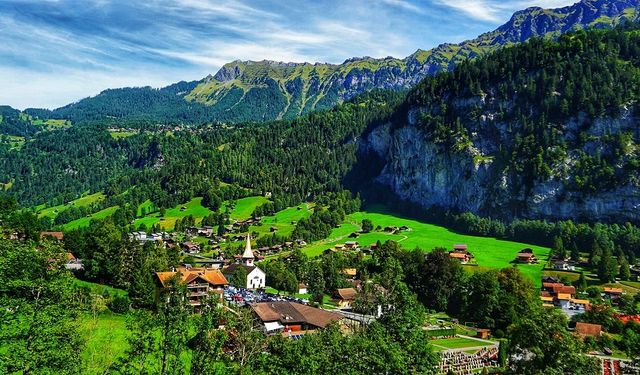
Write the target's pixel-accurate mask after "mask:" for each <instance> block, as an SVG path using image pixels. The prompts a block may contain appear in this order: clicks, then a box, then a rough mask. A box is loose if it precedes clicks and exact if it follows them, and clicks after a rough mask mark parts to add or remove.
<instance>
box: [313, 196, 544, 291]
mask: <svg viewBox="0 0 640 375" xmlns="http://www.w3.org/2000/svg"><path fill="white" fill-rule="evenodd" d="M365 218H366V219H369V220H371V221H372V222H373V226H374V228H375V227H377V226H380V227H382V228H384V227H386V226H395V227H401V226H407V227H409V230H407V231H402V232H400V233H397V234H390V233H386V232H383V231H373V232H371V233H366V234H362V235H360V237H359V238H357V239H355V241H358V242H359V243H360V245H361V246H369V245H371V244H374V243H376V242H377V241H381V242H385V241H387V240H393V241H396V242H398V243H399V244H400V245H401V246H402V247H403V248H404V249H407V250H412V249H415V248H416V247H419V248H421V249H423V250H425V251H431V250H432V249H434V248H436V247H444V248H446V249H452V248H453V245H454V244H466V245H468V247H469V251H470V252H471V253H472V254H473V255H474V256H475V260H476V263H477V266H476V267H474V266H468V267H465V268H467V269H468V270H470V271H473V270H474V269H478V270H480V269H490V268H504V267H511V266H513V265H514V263H513V261H514V259H515V257H516V254H518V252H519V251H520V250H522V249H524V248H527V247H529V248H531V249H533V251H534V253H535V254H536V256H537V257H538V259H539V260H540V263H539V264H532V265H523V264H518V265H516V267H518V268H519V269H520V271H522V273H524V274H525V275H527V276H528V277H529V278H531V279H532V280H533V281H534V283H536V285H537V284H539V283H540V276H541V275H542V269H543V267H544V263H545V262H546V260H547V259H548V256H549V248H545V247H540V246H533V245H528V244H524V243H519V242H514V241H507V240H501V239H496V238H490V237H476V236H470V235H465V234H460V233H456V232H453V231H451V230H449V229H447V228H444V227H441V226H437V225H433V224H427V223H424V222H420V221H417V220H414V219H410V218H406V217H403V216H401V215H397V214H393V213H391V212H389V211H388V210H387V209H386V208H384V207H382V206H372V207H370V208H369V209H368V210H366V211H360V212H356V213H353V214H351V215H348V217H347V219H346V221H345V223H344V224H342V225H341V226H340V227H339V228H335V229H334V230H333V231H332V232H331V235H330V236H329V238H327V239H325V240H321V241H318V242H315V243H313V244H310V245H309V246H307V247H306V248H305V251H306V252H307V254H309V255H310V256H317V255H319V254H321V253H322V252H323V251H324V250H326V249H327V248H331V247H333V246H335V245H336V244H340V243H344V242H346V241H349V240H353V239H351V238H349V234H351V233H353V232H356V231H358V230H360V223H361V222H362V220H363V219H365Z"/></svg>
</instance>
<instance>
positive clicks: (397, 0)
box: [380, 0, 424, 13]
mask: <svg viewBox="0 0 640 375" xmlns="http://www.w3.org/2000/svg"><path fill="white" fill-rule="evenodd" d="M380 2H382V3H384V4H387V5H390V6H393V7H398V8H402V9H405V10H408V11H412V12H417V13H424V9H422V8H420V7H419V6H417V5H415V4H413V3H411V2H409V1H406V0H380Z"/></svg>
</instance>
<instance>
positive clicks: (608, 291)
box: [604, 287, 622, 294]
mask: <svg viewBox="0 0 640 375" xmlns="http://www.w3.org/2000/svg"><path fill="white" fill-rule="evenodd" d="M604 292H605V293H606V294H622V288H608V287H605V288H604Z"/></svg>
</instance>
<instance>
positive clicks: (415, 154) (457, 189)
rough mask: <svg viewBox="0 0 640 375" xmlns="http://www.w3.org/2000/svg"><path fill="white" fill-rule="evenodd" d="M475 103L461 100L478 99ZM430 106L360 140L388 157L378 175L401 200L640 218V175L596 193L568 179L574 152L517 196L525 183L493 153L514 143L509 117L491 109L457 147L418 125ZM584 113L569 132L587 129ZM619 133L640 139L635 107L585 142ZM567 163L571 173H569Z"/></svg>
mask: <svg viewBox="0 0 640 375" xmlns="http://www.w3.org/2000/svg"><path fill="white" fill-rule="evenodd" d="M481 100H482V98H477V101H481ZM473 102H474V101H473V100H471V101H467V102H466V103H464V104H461V106H471V105H473V104H472V103H473ZM424 110H425V109H424V108H414V109H413V110H410V111H409V112H408V113H407V115H406V117H405V119H404V121H403V122H402V123H401V124H395V125H392V124H385V125H383V126H379V127H377V128H375V129H373V130H372V131H371V132H370V133H368V134H367V135H366V136H363V137H362V138H361V139H360V152H361V154H362V155H365V154H367V153H375V154H377V156H378V157H380V158H382V159H383V160H384V161H385V164H384V168H383V169H382V171H381V173H380V174H379V175H378V176H377V177H376V181H377V182H379V183H381V184H383V185H385V186H387V187H389V188H390V189H391V190H392V191H394V192H395V193H396V194H397V195H398V196H399V197H401V198H402V199H404V200H407V201H411V202H414V203H416V204H419V205H420V206H423V207H432V206H439V207H444V208H447V209H452V210H459V211H469V212H473V213H476V214H480V215H489V216H493V217H501V218H507V219H513V218H516V217H519V218H536V219H582V220H584V219H588V220H602V221H611V222H623V221H627V220H628V221H632V222H639V221H640V176H638V175H635V176H634V177H632V178H630V179H629V180H628V181H626V183H625V184H623V185H619V186H614V187H612V188H611V189H608V190H603V191H598V192H595V193H588V194H586V193H584V192H577V191H573V190H571V188H570V187H568V184H567V180H568V179H570V178H571V165H572V164H573V163H574V161H575V160H573V159H572V158H573V155H572V153H569V154H568V155H567V157H566V159H564V160H563V161H562V162H561V163H558V164H557V165H554V166H553V175H552V177H551V178H550V179H549V180H548V181H544V182H537V183H536V184H535V185H534V186H533V188H532V189H531V191H530V192H529V193H528V194H527V195H526V196H524V195H523V194H521V193H518V194H515V195H514V192H513V189H512V187H513V185H514V184H516V183H518V182H517V181H514V180H513V176H511V175H510V174H509V173H508V171H507V170H505V167H504V165H503V164H501V163H499V162H496V161H495V160H494V156H493V155H495V153H496V151H497V149H498V148H499V147H500V145H507V144H510V143H512V142H513V139H512V138H511V137H510V133H509V131H508V128H509V124H508V123H504V122H493V121H491V120H490V119H489V118H490V114H489V113H484V114H483V115H480V116H479V119H480V120H479V121H478V122H476V123H474V124H469V127H470V129H471V134H472V136H471V139H470V141H471V142H470V143H469V144H468V145H466V146H465V147H464V148H462V149H451V148H447V147H444V146H443V145H440V144H437V143H436V142H434V141H433V140H432V139H429V137H427V136H426V135H425V133H424V132H423V130H421V129H420V128H419V124H418V123H417V118H418V117H419V115H420V113H421V112H423V111H424ZM584 116H585V115H584V114H580V115H579V116H576V118H573V119H572V120H571V121H568V122H567V123H566V124H565V125H564V128H565V129H566V134H565V137H566V138H567V139H572V138H575V137H577V136H578V133H579V132H580V130H581V129H580V128H579V127H578V126H577V124H579V123H583V122H582V121H580V120H581V119H579V118H578V117H584ZM620 132H626V133H631V134H633V138H634V139H640V119H638V117H637V116H636V115H635V114H634V113H632V112H631V111H626V112H624V113H623V114H622V115H621V116H620V118H617V119H612V118H600V119H596V120H595V121H593V123H592V125H591V126H590V127H589V129H588V130H587V135H588V136H589V137H592V138H593V139H594V141H593V144H589V145H587V146H586V147H595V148H596V149H601V150H604V149H606V145H604V144H601V143H599V142H600V141H601V140H602V137H604V136H606V135H611V134H617V133H620ZM631 152H633V153H634V155H633V157H636V158H637V157H640V150H638V149H637V147H636V148H635V149H633V150H632V151H631ZM567 168H568V170H569V173H568V175H566V174H563V173H562V172H563V171H566V170H567Z"/></svg>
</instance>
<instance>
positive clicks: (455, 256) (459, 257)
mask: <svg viewBox="0 0 640 375" xmlns="http://www.w3.org/2000/svg"><path fill="white" fill-rule="evenodd" d="M449 258H451V259H455V260H458V261H459V262H460V263H462V264H467V263H469V260H470V259H471V258H469V255H467V254H465V253H457V252H455V251H451V252H449Z"/></svg>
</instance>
